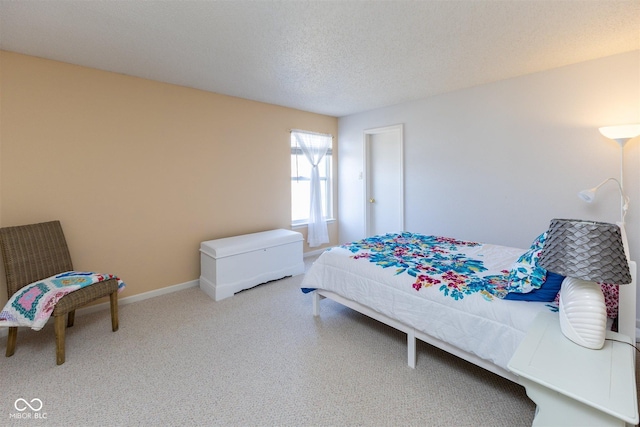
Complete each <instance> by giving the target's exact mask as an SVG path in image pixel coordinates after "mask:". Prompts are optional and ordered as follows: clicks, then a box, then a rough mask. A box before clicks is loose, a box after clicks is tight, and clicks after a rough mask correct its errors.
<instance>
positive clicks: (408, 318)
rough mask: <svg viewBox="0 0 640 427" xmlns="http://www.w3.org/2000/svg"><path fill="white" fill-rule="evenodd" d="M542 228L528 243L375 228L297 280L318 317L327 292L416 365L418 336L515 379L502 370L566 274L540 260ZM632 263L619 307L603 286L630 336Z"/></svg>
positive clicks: (553, 305) (613, 291) (550, 305)
mask: <svg viewBox="0 0 640 427" xmlns="http://www.w3.org/2000/svg"><path fill="white" fill-rule="evenodd" d="M545 236H546V235H545V233H543V234H541V235H540V236H538V237H537V238H536V239H535V240H534V242H533V243H532V245H531V247H530V248H529V249H519V248H512V247H506V246H499V245H492V244H483V243H477V242H468V241H462V240H457V239H452V238H447V237H439V236H427V235H422V234H416V233H408V232H404V233H398V234H386V235H380V236H373V237H370V238H367V239H363V240H360V241H356V242H351V243H348V244H345V245H341V246H337V247H334V248H331V249H329V250H327V251H325V252H324V253H322V254H321V255H320V257H319V258H318V259H317V260H316V261H315V262H314V263H313V265H312V266H311V268H310V269H309V271H308V272H307V274H306V275H305V277H304V279H303V282H302V284H301V288H302V291H303V292H305V293H309V294H311V295H312V298H313V314H314V315H315V316H319V315H320V302H321V300H322V299H325V298H329V299H331V300H334V301H336V302H338V303H340V304H342V305H344V306H347V307H349V308H351V309H354V310H356V311H358V312H360V313H362V314H365V315H367V316H370V317H372V318H374V319H376V320H378V321H380V322H383V323H385V324H387V325H389V326H391V327H394V328H396V329H398V330H400V331H402V332H404V333H406V334H407V347H408V348H407V350H408V352H407V361H408V364H409V366H410V367H412V368H414V367H415V365H416V339H420V340H422V341H425V342H427V343H429V344H432V345H434V346H436V347H439V348H441V349H443V350H445V351H447V352H449V353H451V354H454V355H456V356H458V357H461V358H463V359H465V360H467V361H469V362H471V363H474V364H476V365H478V366H480V367H482V368H485V369H487V370H489V371H491V372H493V373H495V374H498V375H500V376H502V377H505V378H507V379H509V380H512V381H517V377H516V376H515V375H514V374H513V373H511V372H510V371H509V370H508V369H507V364H508V362H509V360H510V358H511V356H512V355H513V354H514V353H515V350H516V348H517V347H518V345H519V344H520V342H521V341H522V339H523V338H524V336H525V334H526V332H527V330H528V328H529V326H530V325H531V323H532V322H533V320H534V318H535V317H536V316H537V315H538V313H539V312H541V311H557V310H558V305H557V300H556V299H555V296H556V294H557V292H558V290H559V287H560V284H561V282H562V279H563V278H562V276H558V275H554V274H553V273H550V272H546V271H545V270H543V269H542V270H541V269H540V267H538V266H537V265H536V260H537V257H538V256H539V254H540V252H541V249H542V247H543V245H544V239H545ZM635 267H636V266H635V263H633V262H631V263H630V268H631V274H632V278H633V282H632V284H630V285H625V286H620V289H619V292H620V302H621V304H620V305H618V304H617V300H618V298H617V295H618V287H617V286H613V285H603V286H606V287H607V288H604V287H603V291H606V292H609V293H610V294H609V295H606V296H607V309H608V313H609V315H610V317H617V318H618V321H617V325H618V330H619V332H621V333H624V334H626V335H628V336H631V337H635V318H636V315H635V305H636V297H635V282H636V274H635V270H636V268H635ZM522 299H525V300H522ZM529 300H533V301H529ZM611 323H612V324H613V322H611Z"/></svg>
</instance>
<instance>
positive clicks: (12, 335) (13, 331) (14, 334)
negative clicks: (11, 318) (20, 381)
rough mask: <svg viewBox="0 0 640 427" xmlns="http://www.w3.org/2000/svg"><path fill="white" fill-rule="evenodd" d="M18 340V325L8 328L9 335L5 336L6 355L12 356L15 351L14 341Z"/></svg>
mask: <svg viewBox="0 0 640 427" xmlns="http://www.w3.org/2000/svg"><path fill="white" fill-rule="evenodd" d="M17 341H18V327H17V326H16V327H14V326H12V327H10V328H9V336H7V353H6V357H11V356H13V353H15V351H16V342H17Z"/></svg>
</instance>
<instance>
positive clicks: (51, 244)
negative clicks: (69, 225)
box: [0, 221, 118, 365]
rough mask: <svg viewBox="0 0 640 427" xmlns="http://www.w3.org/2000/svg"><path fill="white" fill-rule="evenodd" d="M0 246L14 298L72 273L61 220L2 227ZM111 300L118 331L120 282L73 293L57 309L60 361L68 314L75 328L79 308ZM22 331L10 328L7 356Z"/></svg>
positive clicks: (61, 301)
mask: <svg viewBox="0 0 640 427" xmlns="http://www.w3.org/2000/svg"><path fill="white" fill-rule="evenodd" d="M0 247H1V248H2V258H3V261H4V269H5V275H6V278H7V294H8V296H9V297H11V296H12V295H13V294H14V293H16V292H17V291H18V290H19V289H21V288H23V287H24V286H26V285H29V284H31V283H33V282H36V281H38V280H42V279H46V278H47V277H51V276H54V275H56V274H59V273H63V272H65V271H72V270H73V265H72V263H71V256H70V254H69V249H68V247H67V242H66V240H65V238H64V234H63V232H62V226H61V225H60V221H51V222H44V223H40V224H31V225H22V226H17V227H4V228H0ZM106 296H109V298H110V301H111V328H112V330H113V331H114V332H115V331H117V330H118V281H117V280H116V279H110V280H105V281H103V282H99V283H95V284H93V285H89V286H86V287H84V288H81V289H78V290H77V291H74V292H70V293H68V294H67V295H65V296H64V297H62V298H61V299H60V300H59V301H58V303H57V304H56V306H55V308H54V309H53V314H52V316H53V318H54V330H55V336H56V362H57V364H58V365H62V364H63V363H64V359H65V357H64V336H65V322H64V321H65V315H68V316H67V325H66V326H68V327H71V326H73V322H74V319H75V312H76V308H79V307H81V306H83V305H85V304H87V303H90V302H92V301H95V300H97V299H99V298H102V297H106ZM17 337H18V328H17V327H10V328H9V336H8V338H7V353H6V356H7V357H9V356H12V355H13V353H14V352H15V349H16V341H17Z"/></svg>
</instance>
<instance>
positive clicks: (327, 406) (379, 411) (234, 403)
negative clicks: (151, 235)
mask: <svg viewBox="0 0 640 427" xmlns="http://www.w3.org/2000/svg"><path fill="white" fill-rule="evenodd" d="M301 280H302V276H297V277H294V278H288V279H283V280H280V281H275V282H271V283H268V284H265V285H261V286H258V287H256V288H254V289H251V290H247V291H244V292H241V293H239V294H236V295H235V296H234V297H232V298H229V299H227V300H223V301H220V302H217V303H216V302H214V301H213V300H211V299H210V298H209V297H208V296H207V295H205V294H204V293H203V292H201V291H200V289H198V288H191V289H187V290H183V291H180V292H176V293H173V294H169V295H164V296H160V297H156V298H153V299H150V300H146V301H142V302H138V303H134V304H129V305H124V306H122V307H121V308H120V330H119V331H118V332H115V333H113V332H111V323H110V320H109V312H108V311H103V312H98V313H93V314H87V315H83V316H77V318H76V326H74V327H73V328H70V329H68V331H67V346H66V348H67V354H66V358H67V359H66V363H65V364H64V365H61V366H56V364H55V350H54V337H53V328H52V326H51V325H48V326H47V327H45V329H43V330H42V331H40V332H34V331H31V330H29V329H22V328H21V329H20V331H19V334H18V346H17V350H16V354H15V355H14V356H13V357H11V358H5V357H0V385H1V388H2V392H1V394H0V395H1V397H0V425H25V426H26V425H29V426H33V425H57V426H81V425H82V426H136V425H141V426H147V425H148V426H159V425H162V426H174V425H175V426H177V425H185V426H188V425H221V426H227V425H229V426H273V425H283V426H325V425H331V426H343V425H354V426H355V425H357V426H408V425H416V426H418V425H419V426H509V427H511V426H527V425H531V421H532V420H533V415H534V409H535V406H534V404H533V403H532V402H531V401H530V400H529V399H528V398H527V396H526V394H525V391H524V389H523V388H522V387H520V386H519V385H517V384H514V383H511V382H509V381H507V380H505V379H503V378H501V377H498V376H496V375H494V374H491V373H489V372H487V371H485V370H483V369H480V368H478V367H476V366H474V365H471V364H469V363H467V362H464V361H462V360H460V359H458V358H455V357H453V356H450V355H448V354H447V353H444V352H442V351H440V350H438V349H435V348H433V347H431V346H428V345H427V344H425V343H421V342H419V344H418V359H417V367H416V369H415V370H414V369H411V368H409V367H408V366H407V362H406V336H405V335H404V334H402V333H400V332H397V331H395V330H393V329H391V328H389V327H387V326H385V325H382V324H380V323H378V322H376V321H373V320H371V319H369V318H367V317H365V316H363V315H360V314H358V313H356V312H354V311H351V310H349V309H347V308H344V307H342V306H340V305H338V304H336V303H334V302H332V301H328V300H325V301H323V302H322V314H321V316H320V317H319V318H314V317H313V315H312V313H311V297H310V296H308V295H304V294H302V293H301V292H300V290H299V289H298V285H299V283H300V281H301ZM3 344H4V343H3ZM18 399H24V400H25V401H27V402H32V401H33V399H40V401H42V409H40V411H38V412H36V411H31V410H30V409H28V408H27V409H26V410H25V411H23V412H19V411H18V410H16V408H15V403H16V400H18ZM23 403H24V402H23V401H19V402H18V406H21V407H24V405H23ZM32 404H33V405H34V406H38V403H37V401H34V402H33V403H32ZM16 414H18V415H20V414H23V415H22V416H31V418H30V419H16V416H17V415H16ZM36 414H37V416H39V417H43V416H45V415H46V419H41V418H40V419H34V417H35V416H36Z"/></svg>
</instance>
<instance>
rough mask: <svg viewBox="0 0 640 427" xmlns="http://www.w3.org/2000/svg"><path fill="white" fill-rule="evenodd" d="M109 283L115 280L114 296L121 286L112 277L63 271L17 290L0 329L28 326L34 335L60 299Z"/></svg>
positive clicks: (10, 299)
mask: <svg viewBox="0 0 640 427" xmlns="http://www.w3.org/2000/svg"><path fill="white" fill-rule="evenodd" d="M109 279H117V280H118V292H121V291H122V290H123V289H124V287H125V284H124V282H123V281H122V280H120V279H119V278H118V277H116V276H114V275H112V274H98V273H93V272H83V271H67V272H65V273H61V274H57V275H55V276H51V277H48V278H46V279H43V280H39V281H37V282H35V283H32V284H30V285H27V286H25V287H24V288H22V289H20V290H18V292H16V293H15V294H13V296H12V297H11V298H9V301H7V304H6V305H5V306H4V309H3V310H2V312H0V326H6V327H10V326H28V327H30V328H31V329H33V330H35V331H39V330H40V329H42V328H43V327H44V325H45V324H46V323H47V320H49V317H51V313H53V309H54V308H55V305H56V303H57V302H58V301H60V298H62V297H63V296H65V295H66V294H68V293H70V292H73V291H77V290H78V289H81V288H84V287H85V286H89V285H92V284H94V283H98V282H103V281H105V280H109Z"/></svg>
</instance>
